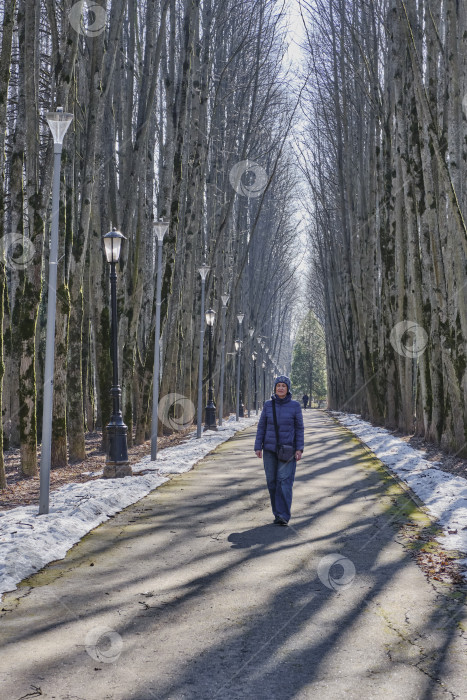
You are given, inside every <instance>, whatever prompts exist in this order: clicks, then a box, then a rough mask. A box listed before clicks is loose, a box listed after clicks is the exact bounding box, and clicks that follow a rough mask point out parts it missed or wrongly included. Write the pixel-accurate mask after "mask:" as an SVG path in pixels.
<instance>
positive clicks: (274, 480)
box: [263, 450, 297, 522]
mask: <svg viewBox="0 0 467 700" xmlns="http://www.w3.org/2000/svg"><path fill="white" fill-rule="evenodd" d="M263 463H264V471H265V472H266V481H267V484H268V489H269V496H270V498H271V506H272V512H273V513H274V515H275V516H276V518H277V517H279V518H283V519H284V520H286V521H287V522H289V520H290V508H291V506H292V488H293V482H294V479H295V468H296V466H297V462H296V461H295V459H291V460H290V462H280V461H279V460H278V459H277V454H276V453H275V452H271V451H270V450H263Z"/></svg>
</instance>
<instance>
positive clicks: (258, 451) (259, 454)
mask: <svg viewBox="0 0 467 700" xmlns="http://www.w3.org/2000/svg"><path fill="white" fill-rule="evenodd" d="M255 452H256V456H257V457H259V458H260V459H261V450H255Z"/></svg>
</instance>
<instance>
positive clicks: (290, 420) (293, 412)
mask: <svg viewBox="0 0 467 700" xmlns="http://www.w3.org/2000/svg"><path fill="white" fill-rule="evenodd" d="M273 401H275V402H276V415H277V426H278V428H279V440H280V443H281V445H293V446H294V449H296V450H302V451H303V447H304V436H303V416H302V407H301V406H300V404H299V402H298V401H293V400H292V395H291V394H290V392H289V393H288V394H287V396H285V397H284V398H283V399H279V398H278V397H277V396H276V395H274V396H273V397H272V398H271V400H270V401H266V403H265V404H264V407H263V410H262V412H261V417H260V419H259V423H258V430H257V431H256V440H255V452H256V450H263V449H264V450H271V452H275V450H276V431H275V429H274V415H273V412H272V402H273Z"/></svg>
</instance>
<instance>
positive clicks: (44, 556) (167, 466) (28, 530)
mask: <svg viewBox="0 0 467 700" xmlns="http://www.w3.org/2000/svg"><path fill="white" fill-rule="evenodd" d="M257 420H258V416H252V417H251V418H241V419H240V420H239V421H238V422H237V421H235V416H231V417H230V418H229V419H228V420H227V421H224V424H223V426H222V427H221V428H218V430H217V432H211V431H210V432H206V433H203V434H202V436H201V438H200V439H199V440H198V439H196V431H193V433H190V434H189V436H188V438H187V440H186V441H184V442H182V443H180V444H179V445H176V446H174V447H167V448H165V449H163V450H160V451H159V452H158V455H157V461H156V462H151V457H150V456H149V455H148V456H147V457H143V459H142V460H141V461H140V462H138V463H137V464H133V465H132V467H133V474H139V475H138V476H127V477H124V478H123V479H102V480H95V481H87V482H86V483H84V484H67V485H66V486H62V487H61V488H60V489H57V490H56V491H53V492H51V494H50V509H49V514H48V515H38V506H37V505H33V506H21V507H19V508H12V509H11V510H6V511H2V512H0V600H1V595H2V594H3V593H6V592H7V591H14V590H15V589H16V584H17V583H19V582H20V581H22V580H23V579H25V578H27V577H28V576H31V575H32V574H35V573H36V572H37V571H39V569H42V568H43V567H44V566H45V565H46V564H48V563H49V562H51V561H56V560H57V559H63V557H64V556H65V555H66V553H67V552H68V550H69V549H70V548H71V547H72V546H73V545H74V544H76V542H79V540H80V539H81V538H82V537H84V535H86V534H87V533H88V532H90V531H91V530H93V529H94V528H95V527H97V526H98V525H100V524H101V523H103V522H104V521H105V520H108V519H109V518H110V517H112V516H113V515H115V513H118V512H119V511H121V510H123V509H124V508H126V507H127V506H129V505H131V504H132V503H136V501H139V500H140V499H141V498H143V497H144V496H146V494H148V493H149V492H150V491H153V490H154V489H156V488H157V487H158V486H160V485H161V484H164V483H165V482H166V481H168V480H169V476H168V475H170V474H182V473H183V472H187V471H189V470H190V469H191V468H192V467H193V466H194V465H195V464H196V463H197V462H199V460H200V459H202V458H203V457H205V456H206V455H207V454H208V453H209V452H211V451H212V450H214V449H215V448H216V447H217V446H218V445H220V444H221V443H222V442H225V441H226V440H228V439H229V438H231V437H233V435H235V433H236V432H237V431H239V430H244V429H245V428H247V427H249V426H250V425H254V423H256V421H257Z"/></svg>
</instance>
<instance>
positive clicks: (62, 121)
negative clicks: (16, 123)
mask: <svg viewBox="0 0 467 700" xmlns="http://www.w3.org/2000/svg"><path fill="white" fill-rule="evenodd" d="M45 118H46V119H47V123H48V125H49V127H50V131H51V132H52V136H53V139H54V177H53V187H52V226H51V232H50V234H51V235H50V253H49V284H48V298H47V331H46V343H45V365H44V403H43V410H42V448H41V467H40V493H39V515H44V514H47V513H48V512H49V492H50V460H51V454H52V408H53V391H54V390H53V382H54V362H55V313H56V300H57V265H58V224H59V213H60V166H61V160H62V146H63V138H64V136H65V134H66V132H67V130H68V127H69V126H70V124H71V122H72V120H73V115H72V114H68V113H67V112H64V111H63V107H57V111H56V112H47V114H46V115H45Z"/></svg>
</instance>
